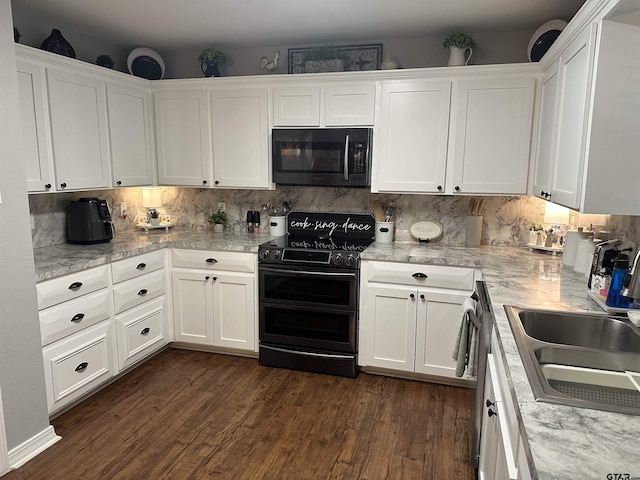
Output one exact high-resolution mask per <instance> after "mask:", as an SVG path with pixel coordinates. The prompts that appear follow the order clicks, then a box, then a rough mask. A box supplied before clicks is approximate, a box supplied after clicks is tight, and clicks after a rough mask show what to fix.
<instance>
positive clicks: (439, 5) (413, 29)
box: [12, 0, 584, 50]
mask: <svg viewBox="0 0 640 480" xmlns="http://www.w3.org/2000/svg"><path fill="white" fill-rule="evenodd" d="M583 2H584V0H235V1H230V0H182V1H180V0H106V1H105V0H82V1H78V0H13V5H12V8H13V10H14V11H15V12H16V13H20V14H21V15H22V16H34V17H36V18H37V19H38V20H41V21H42V20H46V21H48V22H50V23H51V25H54V26H56V27H58V28H68V29H72V30H74V31H76V32H77V33H81V34H83V35H87V36H89V37H92V38H95V39H97V40H101V41H103V42H107V43H110V44H112V45H116V46H118V47H122V48H132V47H135V46H139V45H146V46H150V47H153V48H162V49H165V50H183V49H191V48H202V47H203V46H209V45H216V46H218V47H220V46H221V47H224V48H245V47H259V46H275V45H301V44H314V43H329V42H336V43H339V42H352V41H362V40H374V39H375V40H378V39H379V40H382V39H391V38H410V37H422V36H430V35H444V34H446V33H449V32H451V31H454V30H463V31H467V32H469V33H483V32H498V31H512V30H532V31H533V30H535V29H536V28H537V27H539V26H540V25H541V24H543V23H544V22H546V21H548V20H551V19H554V18H563V19H565V20H569V19H570V18H571V17H572V16H573V15H574V14H575V12H576V11H577V10H578V9H579V8H580V6H581V5H582V3H583Z"/></svg>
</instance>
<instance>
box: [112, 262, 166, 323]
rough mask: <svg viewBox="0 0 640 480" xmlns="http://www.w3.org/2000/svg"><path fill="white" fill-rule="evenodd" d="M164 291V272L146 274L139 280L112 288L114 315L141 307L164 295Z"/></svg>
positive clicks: (135, 279)
mask: <svg viewBox="0 0 640 480" xmlns="http://www.w3.org/2000/svg"><path fill="white" fill-rule="evenodd" d="M165 290H166V285H165V275H164V270H160V271H156V272H152V273H148V274H146V275H143V276H142V277H139V278H134V279H132V280H129V281H127V282H123V283H120V284H118V285H114V286H113V306H114V309H115V312H114V313H115V314H116V315H117V314H118V313H120V312H124V311H125V310H128V309H129V308H132V307H135V306H137V305H141V304H143V303H144V302H146V301H148V300H151V299H152V298H156V297H159V296H160V295H164V293H165Z"/></svg>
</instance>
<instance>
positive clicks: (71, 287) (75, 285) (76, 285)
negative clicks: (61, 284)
mask: <svg viewBox="0 0 640 480" xmlns="http://www.w3.org/2000/svg"><path fill="white" fill-rule="evenodd" d="M81 286H82V282H73V283H72V284H71V285H69V290H78V289H79V288H80V287H81Z"/></svg>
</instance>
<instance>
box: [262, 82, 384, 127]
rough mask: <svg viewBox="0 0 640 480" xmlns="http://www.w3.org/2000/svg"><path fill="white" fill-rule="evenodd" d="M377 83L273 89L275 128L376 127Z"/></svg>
mask: <svg viewBox="0 0 640 480" xmlns="http://www.w3.org/2000/svg"><path fill="white" fill-rule="evenodd" d="M375 98H376V85H375V83H358V84H355V83H354V84H351V83H345V84H337V83H336V84H331V85H325V86H323V85H308V86H291V87H289V86H281V87H278V86H276V87H274V88H273V125H274V126H275V127H342V126H369V125H373V122H374V116H375Z"/></svg>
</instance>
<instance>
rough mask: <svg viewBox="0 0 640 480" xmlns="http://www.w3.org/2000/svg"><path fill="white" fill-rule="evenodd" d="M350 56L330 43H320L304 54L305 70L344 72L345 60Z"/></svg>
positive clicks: (311, 71)
mask: <svg viewBox="0 0 640 480" xmlns="http://www.w3.org/2000/svg"><path fill="white" fill-rule="evenodd" d="M348 58H349V56H348V55H347V53H346V52H344V51H342V50H340V49H338V48H336V47H332V46H330V45H320V46H318V47H315V48H312V49H311V50H308V51H306V52H305V53H304V55H302V61H303V62H304V70H305V72H307V73H320V72H342V71H344V62H345V61H346V60H348Z"/></svg>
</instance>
